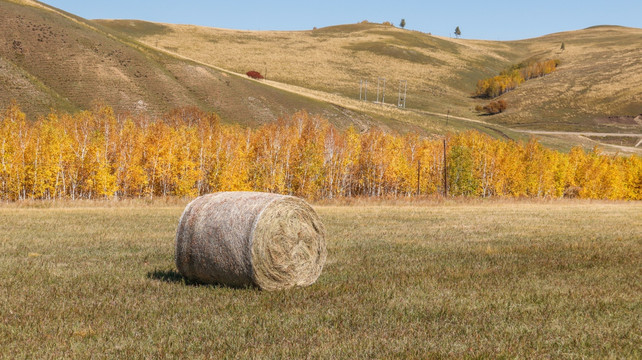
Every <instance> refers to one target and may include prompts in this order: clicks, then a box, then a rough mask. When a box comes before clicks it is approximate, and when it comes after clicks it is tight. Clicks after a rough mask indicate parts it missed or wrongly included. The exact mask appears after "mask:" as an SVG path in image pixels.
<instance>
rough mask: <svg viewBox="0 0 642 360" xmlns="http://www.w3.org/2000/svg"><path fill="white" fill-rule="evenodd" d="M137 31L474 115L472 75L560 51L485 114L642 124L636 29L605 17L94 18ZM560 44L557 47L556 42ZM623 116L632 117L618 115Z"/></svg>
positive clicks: (181, 48) (276, 75) (195, 53)
mask: <svg viewBox="0 0 642 360" xmlns="http://www.w3.org/2000/svg"><path fill="white" fill-rule="evenodd" d="M100 23H101V24H103V25H106V26H109V27H111V28H113V29H117V30H119V31H122V32H124V33H127V34H129V35H130V36H132V37H134V38H136V39H137V40H139V41H141V42H143V43H145V44H148V45H150V46H154V47H157V48H161V49H164V50H167V51H169V52H173V53H178V54H181V55H184V56H187V57H189V58H192V59H196V60H199V61H202V62H204V63H207V64H211V65H214V66H218V67H222V68H225V69H230V70H233V71H236V72H240V73H244V72H245V71H247V70H250V69H256V70H259V71H261V72H265V73H266V74H267V75H268V78H269V79H272V80H275V81H278V82H282V83H286V84H292V85H296V86H299V87H307V88H312V89H314V90H318V91H323V92H327V93H332V94H334V93H336V94H340V95H342V96H344V97H349V98H357V97H358V94H359V81H360V80H362V79H365V80H369V85H370V93H369V96H370V99H372V100H375V99H376V84H377V80H378V78H386V80H387V87H386V90H387V99H388V100H387V101H389V102H391V103H396V101H397V96H398V95H397V88H398V83H399V80H408V96H407V105H408V107H411V108H413V109H419V110H426V111H434V112H440V113H446V112H447V111H448V110H449V109H450V110H451V112H452V113H453V114H455V115H459V116H466V117H474V116H476V114H475V113H474V112H473V111H472V110H473V108H474V106H475V105H477V104H483V103H485V102H488V101H487V100H479V99H474V98H472V97H471V94H472V93H473V92H474V90H475V86H476V83H477V80H479V79H483V78H487V77H491V76H494V75H497V74H498V73H499V72H500V71H501V70H503V69H505V68H507V67H509V66H511V65H514V64H518V63H520V62H523V61H527V60H546V59H559V60H560V63H561V65H560V66H559V68H558V71H556V72H555V73H553V74H550V75H549V76H546V77H543V78H538V79H534V80H531V81H528V82H526V83H524V84H523V85H522V86H521V87H519V88H518V89H516V90H515V91H512V92H508V93H506V94H505V95H504V96H503V97H502V98H505V99H506V101H507V102H508V103H509V104H510V106H509V109H508V111H507V112H505V113H502V114H500V115H497V116H493V117H486V118H484V119H485V120H488V121H491V122H494V123H498V124H502V125H507V126H511V127H518V128H525V129H546V130H568V131H586V130H594V131H598V130H599V131H622V130H631V129H634V128H637V129H639V126H640V124H639V123H635V122H634V121H633V118H634V117H635V116H637V115H639V114H641V113H642V63H641V62H639V61H638V60H637V59H640V58H642V47H640V46H639V44H642V29H633V28H624V27H617V26H601V27H594V28H589V29H584V30H579V31H572V32H565V33H559V34H552V35H548V36H544V37H540V38H536V39H527V40H521V41H511V42H497V41H479V40H466V39H449V38H442V37H438V36H431V35H429V34H424V33H421V32H416V31H410V30H403V29H399V28H395V27H393V26H386V25H381V24H372V23H361V24H352V25H341V26H333V27H328V28H322V29H316V30H310V31H296V32H284V31H281V32H279V31H261V32H258V31H238V30H225V29H216V28H205V27H198V26H190V25H170V24H151V23H146V22H140V21H100ZM562 43H564V44H565V50H564V51H561V50H560V47H561V44H562ZM626 117H630V119H628V121H627V120H624V119H625V118H626Z"/></svg>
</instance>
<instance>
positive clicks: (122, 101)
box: [0, 1, 368, 124]
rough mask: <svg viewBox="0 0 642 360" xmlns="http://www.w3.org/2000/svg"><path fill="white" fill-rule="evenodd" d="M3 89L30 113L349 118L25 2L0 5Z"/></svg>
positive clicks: (1, 98) (1, 101)
mask: <svg viewBox="0 0 642 360" xmlns="http://www.w3.org/2000/svg"><path fill="white" fill-rule="evenodd" d="M0 90H1V91H0V105H2V107H5V106H6V104H8V102H9V101H11V100H12V99H15V100H16V101H18V102H19V103H20V104H21V106H22V107H23V109H24V110H25V111H26V112H27V113H28V114H29V115H32V116H34V115H39V114H44V113H46V112H48V111H49V110H50V108H55V109H61V110H67V111H73V110H79V109H87V108H91V107H92V106H93V105H94V104H95V102H102V103H106V104H109V105H112V106H114V107H115V108H116V110H117V111H149V112H151V113H152V114H153V113H159V112H163V111H166V110H169V109H171V108H175V107H182V106H197V107H199V108H201V109H204V110H215V111H216V112H217V113H219V114H220V115H221V116H222V117H223V119H224V120H227V121H229V122H236V123H243V124H255V123H263V122H266V121H271V120H275V119H276V118H278V117H279V116H282V115H284V114H289V113H292V112H294V111H296V110H300V109H307V110H308V111H310V112H312V113H322V114H324V115H326V116H327V117H330V118H336V121H337V122H344V123H347V122H349V121H350V119H349V117H348V116H346V115H345V114H344V113H343V112H342V111H341V109H337V108H336V107H333V106H331V105H329V104H325V103H323V102H320V101H316V100H312V99H310V98H307V97H303V96H300V95H297V94H293V93H291V92H287V91H282V90H278V89H275V88H273V87H269V86H265V85H264V84H261V83H258V82H256V81H252V80H249V79H247V78H246V77H239V76H235V75H232V74H228V73H225V72H222V71H220V70H217V69H213V68H211V67H209V66H206V65H203V64H197V63H195V62H192V61H188V60H184V59H181V58H178V57H175V56H170V55H167V54H165V53H163V52H159V51H156V50H154V49H151V48H149V47H147V46H144V45H141V44H138V43H136V42H133V41H131V40H130V39H127V38H125V37H123V36H122V35H121V34H119V33H114V32H113V30H110V29H107V28H105V27H103V26H100V25H99V24H95V23H93V22H91V21H87V20H85V19H82V18H79V17H76V16H73V15H70V14H67V13H64V12H62V11H60V10H57V9H54V8H51V7H48V6H46V5H43V4H40V3H37V2H30V1H22V2H20V3H18V2H10V1H0ZM364 121H368V118H364Z"/></svg>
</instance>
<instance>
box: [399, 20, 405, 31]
mask: <svg viewBox="0 0 642 360" xmlns="http://www.w3.org/2000/svg"><path fill="white" fill-rule="evenodd" d="M399 26H400V27H401V28H402V29H403V28H405V27H406V19H401V22H400V23H399Z"/></svg>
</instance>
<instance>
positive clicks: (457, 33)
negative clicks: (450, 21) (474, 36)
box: [455, 26, 461, 38]
mask: <svg viewBox="0 0 642 360" xmlns="http://www.w3.org/2000/svg"><path fill="white" fill-rule="evenodd" d="M455 36H456V37H457V38H459V37H460V36H461V30H459V26H457V27H456V28H455Z"/></svg>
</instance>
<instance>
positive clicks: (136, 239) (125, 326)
mask: <svg viewBox="0 0 642 360" xmlns="http://www.w3.org/2000/svg"><path fill="white" fill-rule="evenodd" d="M110 204H111V205H110ZM184 205H185V204H184V203H182V202H176V203H162V204H161V203H156V204H152V205H149V204H144V203H131V204H124V203H120V204H116V205H113V204H112V203H102V204H101V203H84V204H83V203H72V204H64V205H63V206H60V205H58V204H51V203H48V204H47V203H45V204H38V203H36V204H35V205H34V204H32V205H31V206H24V205H15V204H13V205H12V204H9V205H2V206H0V349H1V351H0V357H3V358H61V357H66V358H164V357H172V358H177V357H179V358H223V357H232V358H331V357H333V358H355V357H356V358H433V357H455V358H461V357H501V356H507V357H536V358H542V357H555V358H560V357H561V358H578V357H580V358H583V357H593V358H605V357H606V358H638V357H640V356H641V355H642V354H641V353H640V344H642V338H641V336H640V334H641V333H642V331H641V329H640V324H641V320H642V289H641V285H640V284H642V271H641V266H640V259H641V258H642V204H641V203H639V202H638V203H634V202H631V203H613V202H587V201H581V202H580V201H553V202H528V201H511V202H502V201H491V202H485V201H476V202H472V201H464V202H453V201H448V202H437V201H426V202H417V203H403V202H402V203H386V202H383V203H375V202H365V203H355V204H350V205H345V204H344V205H337V204H334V205H327V204H326V205H318V206H316V207H315V208H316V210H317V211H318V212H319V214H320V216H321V218H322V220H323V221H324V223H325V225H326V228H327V231H328V239H327V240H328V262H327V264H326V267H325V269H324V272H323V273H322V275H321V277H320V278H319V281H318V282H317V283H316V284H314V285H312V286H311V287H308V288H302V289H294V290H290V291H283V292H261V291H259V290H256V289H232V288H227V287H221V286H204V285H198V284H193V283H189V282H186V281H185V280H184V279H183V278H182V277H181V276H180V275H178V274H177V273H176V271H175V266H174V263H173V251H174V249H173V245H174V232H175V229H176V225H177V222H178V218H179V216H180V214H181V212H182V210H183V208H184Z"/></svg>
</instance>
